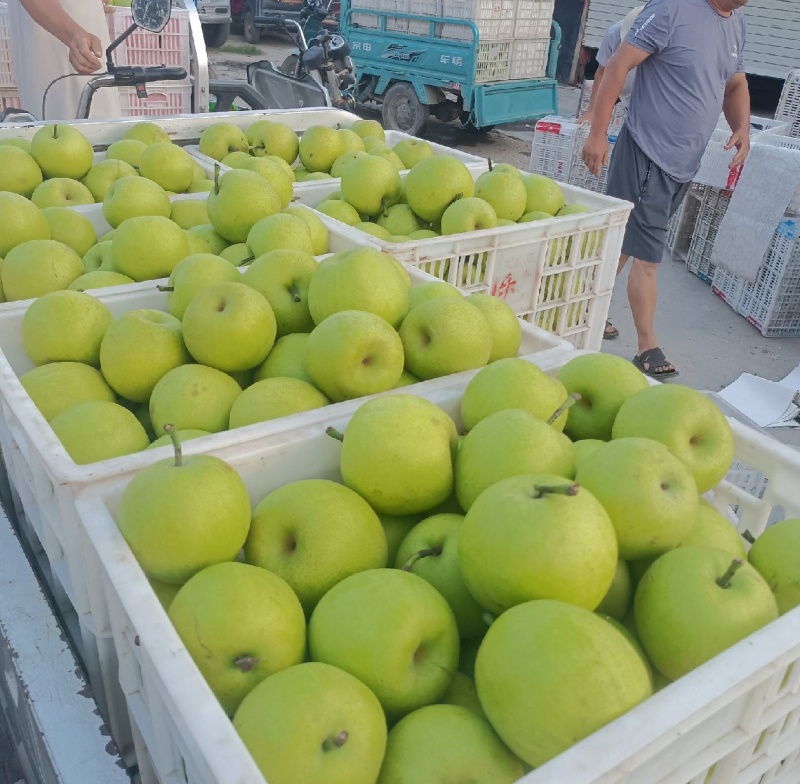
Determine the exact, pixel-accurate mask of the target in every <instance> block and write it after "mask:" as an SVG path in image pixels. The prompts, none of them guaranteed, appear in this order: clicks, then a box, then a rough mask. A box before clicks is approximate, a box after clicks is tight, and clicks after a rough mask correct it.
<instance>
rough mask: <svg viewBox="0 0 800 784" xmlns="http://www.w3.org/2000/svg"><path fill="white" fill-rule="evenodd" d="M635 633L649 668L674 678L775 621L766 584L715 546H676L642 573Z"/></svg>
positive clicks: (772, 600) (775, 610)
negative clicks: (646, 657) (649, 663)
mask: <svg viewBox="0 0 800 784" xmlns="http://www.w3.org/2000/svg"><path fill="white" fill-rule="evenodd" d="M633 609H634V617H635V619H636V631H637V633H638V636H639V640H640V641H641V643H642V647H643V648H644V650H645V652H646V653H647V656H648V658H649V659H650V661H651V662H652V663H653V666H654V667H655V668H656V669H658V670H659V672H662V673H663V674H664V675H666V676H667V678H669V679H670V680H677V679H678V678H680V677H681V676H683V675H685V674H686V673H687V672H690V671H691V670H693V669H695V668H696V667H699V666H700V665H701V664H703V663H704V662H707V661H708V660H709V659H712V658H713V657H714V656H716V655H717V654H719V653H722V651H724V650H726V649H727V648H730V647H731V646H732V645H734V644H736V643H737V642H739V641H740V640H743V639H744V638H745V637H748V636H749V635H751V634H752V633H753V632H755V631H757V630H758V629H760V628H762V627H763V626H766V625H767V624H768V623H771V622H772V621H774V620H775V619H776V618H777V617H778V606H777V604H776V602H775V597H774V596H773V594H772V591H771V590H770V587H769V585H768V584H767V582H766V580H764V578H763V577H762V576H761V575H760V574H759V573H758V571H757V570H756V569H755V568H753V566H751V565H750V564H749V563H747V562H746V561H742V559H740V558H734V559H731V556H730V553H726V552H725V551H724V550H718V549H717V548H715V547H691V546H690V547H678V548H677V549H675V550H673V551H672V552H669V553H666V554H665V555H662V556H661V557H660V558H659V559H658V560H656V562H655V563H654V564H653V565H652V566H651V567H650V568H649V569H648V570H647V572H645V574H644V576H643V577H642V579H641V582H640V583H639V585H638V587H637V588H636V596H635V597H634V606H633Z"/></svg>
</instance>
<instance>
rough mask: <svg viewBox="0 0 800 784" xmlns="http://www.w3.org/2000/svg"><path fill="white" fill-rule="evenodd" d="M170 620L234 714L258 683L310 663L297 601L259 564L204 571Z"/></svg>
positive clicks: (177, 601)
mask: <svg viewBox="0 0 800 784" xmlns="http://www.w3.org/2000/svg"><path fill="white" fill-rule="evenodd" d="M169 619H170V620H171V621H172V623H173V625H174V626H175V631H176V632H178V636H179V637H180V638H181V641H182V642H183V644H184V645H185V646H186V648H187V650H188V651H189V654H190V655H191V657H192V658H193V659H194V661H195V663H196V664H197V667H198V669H199V670H200V672H201V673H202V674H203V676H204V677H205V679H206V682H207V683H208V685H209V686H210V687H211V690H212V691H213V692H214V695H215V696H216V698H217V699H218V700H219V701H220V704H221V705H222V708H223V710H224V711H225V712H226V713H227V714H228V715H229V716H232V715H233V714H234V713H235V712H236V710H237V708H238V707H239V705H240V704H241V702H242V700H243V699H244V698H245V697H246V696H247V695H248V694H249V693H250V692H251V691H252V690H253V689H254V688H255V687H256V686H257V685H258V684H259V683H261V682H262V681H263V680H265V679H266V678H269V677H270V676H271V675H274V674H275V673H276V672H280V671H281V670H285V669H286V668H287V667H292V666H294V665H296V664H300V662H302V661H303V658H304V654H305V644H306V629H305V618H304V617H303V610H302V608H301V607H300V603H299V602H298V601H297V597H296V596H295V595H294V594H293V593H292V589H291V588H290V587H289V586H288V585H287V584H286V583H285V582H284V581H283V580H282V579H281V578H280V577H279V576H278V575H276V574H273V573H272V572H268V571H267V570H266V569H259V568H258V567H256V566H249V565H248V564H243V563H235V562H234V563H216V564H214V565H213V566H208V567H206V568H205V569H202V570H201V571H199V572H197V574H195V575H194V576H192V577H190V578H189V580H188V581H187V582H186V583H185V584H184V585H183V586H182V587H181V589H180V590H179V591H178V593H177V595H176V596H175V598H174V599H173V600H172V603H171V604H170V607H169Z"/></svg>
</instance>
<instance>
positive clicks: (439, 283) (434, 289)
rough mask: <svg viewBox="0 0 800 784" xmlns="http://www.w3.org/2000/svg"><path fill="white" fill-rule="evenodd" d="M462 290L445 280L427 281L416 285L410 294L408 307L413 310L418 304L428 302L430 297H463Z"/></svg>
mask: <svg viewBox="0 0 800 784" xmlns="http://www.w3.org/2000/svg"><path fill="white" fill-rule="evenodd" d="M462 296H463V295H462V294H461V292H460V291H459V290H458V289H457V288H456V287H455V286H451V285H450V284H449V283H445V282H444V281H443V280H432V281H428V282H425V283H420V284H419V285H418V286H414V287H413V288H412V289H411V291H410V292H409V295H408V309H409V310H413V309H414V308H415V307H416V306H417V305H421V304H422V303H423V302H427V301H428V300H429V299H435V298H436V297H451V298H453V299H455V298H456V297H459V298H460V297H462Z"/></svg>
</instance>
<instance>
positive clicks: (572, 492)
mask: <svg viewBox="0 0 800 784" xmlns="http://www.w3.org/2000/svg"><path fill="white" fill-rule="evenodd" d="M580 487H581V486H580V485H579V484H577V483H573V484H571V485H534V488H533V491H534V493H535V495H534V496H533V497H534V498H544V497H545V496H546V495H566V496H570V497H572V496H576V495H578V490H580Z"/></svg>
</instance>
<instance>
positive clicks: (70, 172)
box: [31, 124, 94, 180]
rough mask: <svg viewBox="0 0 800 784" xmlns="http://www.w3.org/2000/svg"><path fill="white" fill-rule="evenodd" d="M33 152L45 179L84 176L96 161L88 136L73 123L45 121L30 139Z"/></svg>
mask: <svg viewBox="0 0 800 784" xmlns="http://www.w3.org/2000/svg"><path fill="white" fill-rule="evenodd" d="M31 155H32V156H33V157H34V158H35V160H36V163H38V164H39V168H40V169H41V170H42V174H43V175H44V176H45V178H46V179H52V178H53V177H68V178H70V179H73V180H82V179H83V178H84V177H85V176H86V172H88V171H89V169H91V167H92V163H93V162H94V150H93V149H92V145H91V144H90V143H89V141H88V140H87V139H86V137H85V136H84V135H83V134H82V133H81V132H80V131H79V130H78V129H77V128H75V127H73V126H71V125H60V124H54V125H44V126H42V127H41V128H39V130H38V131H36V133H35V134H34V135H33V138H32V139H31Z"/></svg>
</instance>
